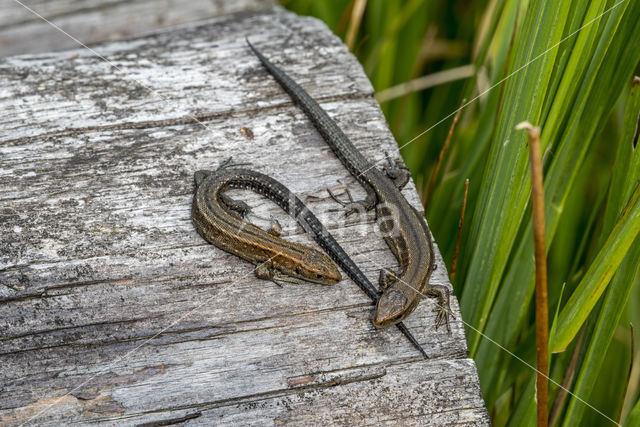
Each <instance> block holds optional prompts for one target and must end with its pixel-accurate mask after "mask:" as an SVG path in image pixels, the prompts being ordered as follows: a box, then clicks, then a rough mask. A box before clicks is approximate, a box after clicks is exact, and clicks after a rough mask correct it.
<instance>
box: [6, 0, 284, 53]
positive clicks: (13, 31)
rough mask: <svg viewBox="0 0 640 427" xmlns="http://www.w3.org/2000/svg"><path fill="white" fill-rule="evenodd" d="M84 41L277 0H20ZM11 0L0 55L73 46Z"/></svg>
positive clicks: (260, 6)
mask: <svg viewBox="0 0 640 427" xmlns="http://www.w3.org/2000/svg"><path fill="white" fill-rule="evenodd" d="M20 3H22V4H24V5H25V6H27V7H28V8H29V9H31V10H33V11H34V12H36V13H37V14H39V15H41V16H42V17H44V18H46V19H47V20H49V21H51V22H53V23H54V24H55V25H57V26H58V27H60V28H61V29H62V30H64V31H65V32H67V33H69V34H71V35H72V36H73V37H75V38H76V39H78V40H80V41H82V42H83V43H87V44H89V43H96V42H101V41H105V40H117V39H121V38H123V37H131V36H134V35H137V34H141V33H144V32H149V31H152V30H156V29H160V28H166V27H171V26H175V25H179V24H186V23H189V22H194V21H200V20H204V19H207V18H212V17H215V16H221V15H228V14H231V13H236V12H247V11H257V10H261V9H267V8H269V7H272V6H273V5H275V4H276V1H275V0H233V1H229V0H189V1H175V0H20ZM20 3H17V2H16V1H14V0H0V57H2V56H9V55H21V54H25V53H40V52H52V51H59V50H64V49H73V48H76V47H77V43H76V42H75V41H73V40H72V39H70V38H69V37H67V36H66V35H64V34H62V33H61V32H60V31H59V30H57V29H55V28H53V27H52V26H51V25H50V24H48V23H47V22H45V21H44V20H42V19H41V18H40V17H38V16H37V15H36V14H34V13H33V12H32V11H30V10H28V9H27V8H25V7H23V6H22V5H21V4H20Z"/></svg>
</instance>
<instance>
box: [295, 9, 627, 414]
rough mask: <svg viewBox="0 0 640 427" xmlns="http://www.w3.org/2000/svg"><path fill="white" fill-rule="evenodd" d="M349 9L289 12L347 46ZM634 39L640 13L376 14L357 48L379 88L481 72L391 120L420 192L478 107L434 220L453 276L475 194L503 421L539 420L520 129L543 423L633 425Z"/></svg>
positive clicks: (476, 313) (475, 265) (463, 264)
mask: <svg viewBox="0 0 640 427" xmlns="http://www.w3.org/2000/svg"><path fill="white" fill-rule="evenodd" d="M354 1H356V0H353V1H346V0H344V1H341V0H292V1H288V2H286V1H285V2H283V3H284V4H285V5H286V6H287V7H288V8H290V9H292V10H294V11H296V12H298V13H301V14H311V15H315V16H318V17H319V18H321V19H323V20H324V21H325V22H327V23H328V25H329V26H330V28H332V29H333V30H334V31H335V32H336V33H337V34H338V35H340V36H342V37H344V36H345V34H346V32H347V29H348V27H349V23H350V19H351V11H352V9H353V3H354ZM639 36H640V1H636V0H566V1H549V0H485V1H474V2H467V1H463V0H456V1H451V0H446V1H445V0H441V1H427V0H406V1H395V0H394V1H386V0H369V1H368V2H367V4H366V8H365V11H364V15H363V16H362V21H361V23H360V26H359V31H358V32H357V37H356V39H355V41H354V43H353V49H354V52H355V53H356V54H357V56H358V58H359V59H360V61H361V63H362V64H363V66H364V68H365V71H366V72H367V74H368V75H369V78H370V80H371V81H372V83H373V85H374V87H375V89H376V91H382V90H384V89H388V88H389V87H392V86H394V85H398V84H401V83H405V82H408V81H411V80H412V79H416V78H418V77H421V76H424V75H429V74H432V73H435V72H440V71H443V70H449V69H453V68H456V67H460V66H464V65H468V64H472V65H474V66H475V72H474V74H473V76H472V77H470V78H467V79H465V80H458V81H454V82H450V83H446V84H440V85H438V86H436V87H433V88H430V89H428V90H424V91H418V92H413V93H407V94H405V95H404V96H402V97H399V98H397V99H394V100H392V101H388V102H384V103H383V104H382V108H383V111H384V113H385V115H386V117H387V119H388V121H389V124H390V127H391V129H392V131H393V132H394V135H395V136H396V138H397V141H398V143H399V145H400V146H401V147H402V150H401V152H402V155H403V157H404V158H405V161H406V162H407V164H408V166H409V167H410V169H411V171H412V173H413V176H414V179H415V180H416V182H417V183H418V185H419V187H422V190H423V191H424V190H426V187H427V183H428V182H429V180H430V179H431V175H432V173H433V171H434V168H435V164H436V162H437V159H438V157H439V152H440V150H441V148H442V146H443V144H444V142H445V139H446V134H447V131H448V125H449V124H450V122H451V120H453V117H452V114H451V113H452V112H454V111H455V110H456V109H457V108H458V106H459V103H460V102H461V100H462V99H463V98H467V99H469V100H470V101H469V102H468V104H467V105H466V106H465V108H464V110H463V112H462V117H461V118H460V122H459V123H458V126H457V128H456V131H455V134H454V137H453V141H452V143H451V147H450V149H449V150H448V151H447V153H446V154H445V159H444V163H443V164H442V167H441V168H440V170H439V172H438V175H437V176H436V180H435V182H436V185H435V187H434V191H433V194H432V197H431V199H430V201H429V206H428V211H427V217H428V220H429V224H430V226H431V230H432V231H433V233H434V235H435V238H436V241H437V242H438V245H439V246H440V248H441V250H442V252H443V255H444V257H445V261H446V262H447V263H448V266H450V264H451V262H452V259H453V254H454V252H455V247H456V238H457V230H458V219H459V215H460V210H461V206H462V203H463V192H464V182H465V179H467V178H468V179H469V180H470V186H469V194H468V200H467V208H466V212H467V213H466V215H465V220H464V225H463V230H464V234H463V236H462V241H461V246H460V252H459V255H458V259H457V272H456V275H455V281H454V287H455V292H456V294H457V296H458V298H459V299H460V302H461V309H462V315H463V320H464V321H465V322H466V323H467V326H468V327H467V330H466V332H467V340H468V345H469V350H470V355H471V357H473V358H474V359H475V361H476V363H477V366H478V371H479V374H480V380H481V385H482V390H483V394H484V398H485V401H486V403H487V407H488V409H489V412H490V414H491V417H492V420H493V422H494V424H495V425H526V424H534V423H535V420H536V417H535V414H536V402H535V395H534V393H535V391H534V384H535V383H534V381H535V371H534V370H532V368H531V367H530V366H529V365H531V366H535V359H536V357H535V355H536V353H535V342H536V339H535V321H534V313H533V307H532V298H533V291H534V277H535V272H534V259H533V237H532V218H531V213H530V212H531V208H530V193H531V191H530V186H531V184H530V178H529V175H528V173H527V168H528V165H529V163H528V162H529V159H528V155H527V152H528V147H527V139H526V135H525V134H524V133H523V132H521V131H517V130H516V129H515V127H516V124H518V123H520V122H522V121H525V120H526V121H529V122H531V123H533V124H534V125H536V126H539V127H540V128H541V131H542V133H541V144H542V150H543V170H544V202H545V217H546V241H547V259H548V266H549V277H548V283H549V307H550V312H551V316H552V318H551V319H549V321H550V325H551V331H550V348H549V351H550V354H551V356H550V359H549V360H550V377H551V381H550V390H549V396H550V402H549V407H550V408H551V410H550V418H551V420H552V421H553V422H554V423H555V425H566V426H569V425H609V424H612V420H613V421H615V422H618V421H620V422H626V423H627V424H628V425H640V400H639V399H638V394H639V392H640V390H639V388H638V384H639V383H640V369H639V368H638V365H640V360H639V359H640V357H638V355H640V345H639V344H638V343H639V342H640V339H636V340H635V348H632V340H631V331H630V326H629V324H630V323H632V324H633V325H636V330H637V329H638V328H637V326H638V325H640V238H638V237H637V236H638V234H639V233H640V189H639V187H638V186H639V183H640V154H639V151H640V149H638V148H635V145H636V144H637V143H638V126H639V121H638V117H639V114H640V81H638V80H635V81H634V80H633V75H634V72H636V73H637V66H638V62H639V61H640V41H639ZM443 118H446V120H443ZM425 130H428V131H427V132H426V133H424V134H422V132H424V131H425ZM421 134H422V135H421ZM417 135H421V136H420V137H418V138H416V139H415V140H414V138H415V137H416V136H417ZM409 141H411V143H410V144H408V145H405V144H407V142H409ZM634 354H635V359H636V360H635V361H636V367H635V368H634V369H633V371H632V372H631V373H629V366H630V362H631V358H632V355H634ZM559 384H562V386H559ZM565 390H566V391H568V392H565Z"/></svg>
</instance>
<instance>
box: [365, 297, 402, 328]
mask: <svg viewBox="0 0 640 427" xmlns="http://www.w3.org/2000/svg"><path fill="white" fill-rule="evenodd" d="M407 303H408V300H407V297H406V295H404V294H403V293H402V292H400V291H398V290H396V289H390V290H388V291H387V292H385V293H383V294H382V296H380V299H379V300H378V305H377V306H376V314H375V316H374V318H373V325H374V326H375V327H377V328H384V327H387V326H390V325H395V324H396V323H398V322H400V321H402V319H404V318H405V317H406V316H407V315H408V314H409V313H408V312H407Z"/></svg>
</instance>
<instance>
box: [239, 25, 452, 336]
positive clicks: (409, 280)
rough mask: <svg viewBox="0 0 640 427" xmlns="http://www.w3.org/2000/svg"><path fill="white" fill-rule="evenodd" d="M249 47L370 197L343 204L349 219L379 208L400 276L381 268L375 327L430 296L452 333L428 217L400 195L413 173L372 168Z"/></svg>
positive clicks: (439, 319) (392, 167)
mask: <svg viewBox="0 0 640 427" xmlns="http://www.w3.org/2000/svg"><path fill="white" fill-rule="evenodd" d="M246 42H247V44H248V45H249V48H250V49H251V50H252V52H253V53H254V54H255V55H256V57H257V58H258V59H259V60H260V62H261V63H262V65H263V66H264V67H265V68H266V69H267V71H268V72H269V73H270V74H271V75H272V76H273V77H274V79H275V80H276V81H277V82H278V83H279V84H280V86H282V88H283V89H284V90H285V92H287V94H289V96H290V97H291V98H292V99H293V101H294V103H295V104H297V105H298V106H299V107H300V108H301V109H302V110H303V111H304V113H305V114H306V115H307V117H308V118H309V119H310V120H311V122H312V123H313V125H314V126H315V128H316V129H317V130H318V132H319V133H320V135H321V136H322V137H323V139H324V140H325V142H326V143H327V144H328V145H329V146H330V147H331V149H332V151H333V152H334V153H335V155H336V156H337V157H338V158H339V159H340V161H341V162H342V164H343V165H344V166H345V167H346V168H347V170H348V171H349V172H350V173H351V174H352V175H353V176H354V177H355V178H356V180H357V181H358V182H359V183H360V184H361V185H362V186H363V187H364V189H365V191H366V192H367V196H366V198H365V199H364V200H363V201H359V202H353V201H351V202H350V203H343V204H344V205H345V206H346V208H347V210H346V214H347V215H349V214H351V213H353V212H356V211H358V208H359V207H362V208H364V209H365V210H366V211H369V210H372V209H375V212H376V219H377V221H378V224H379V227H380V230H381V232H382V233H383V234H384V239H385V241H386V243H387V245H388V246H389V248H390V249H391V252H392V253H393V255H394V256H395V257H396V259H397V261H398V264H399V267H400V271H399V272H398V273H394V272H392V271H389V270H387V269H383V270H381V272H380V280H379V282H380V285H381V286H382V287H383V289H384V292H383V294H382V295H381V296H380V298H379V299H378V302H377V305H376V312H375V316H374V321H373V323H374V325H375V326H377V327H380V328H382V327H387V326H390V325H393V324H397V323H398V322H401V321H402V320H403V319H405V318H406V317H407V316H408V315H409V314H410V313H411V312H413V310H415V308H416V307H417V306H418V303H419V302H420V300H421V299H422V297H423V296H431V297H436V298H438V305H437V307H436V313H437V314H436V328H437V327H438V326H440V325H441V324H442V323H443V322H444V323H446V325H447V329H448V330H449V332H450V331H451V329H450V325H449V314H450V313H451V310H450V307H449V289H448V288H447V287H445V286H442V285H432V284H430V283H429V279H430V277H431V273H432V272H433V270H434V269H435V263H434V250H433V242H432V239H431V233H430V231H429V228H428V226H427V224H426V220H425V219H424V217H423V216H422V215H420V214H419V213H418V211H416V209H415V208H413V206H411V205H410V204H409V203H408V202H407V200H406V199H405V197H404V196H403V195H402V193H401V191H400V190H401V189H402V188H403V187H404V185H405V184H406V183H407V182H408V181H409V178H410V174H409V171H408V170H406V169H403V168H401V167H398V163H399V162H396V164H394V163H393V162H391V161H390V159H389V165H388V166H387V167H385V168H384V172H383V171H380V170H378V169H377V168H376V167H374V165H373V164H372V163H370V162H369V161H368V160H367V159H366V158H365V157H364V156H363V155H362V153H360V151H358V149H357V148H356V147H355V145H354V144H353V143H352V142H351V140H350V139H349V138H348V137H347V136H346V135H345V134H344V132H343V131H342V130H341V129H340V128H339V127H338V125H337V124H336V123H335V121H334V120H333V119H332V118H331V117H329V115H328V114H327V113H326V111H324V110H323V109H322V107H320V105H318V103H317V102H316V101H315V100H314V99H313V98H312V97H311V96H310V95H309V94H308V93H307V92H306V91H305V90H304V89H303V88H302V87H300V85H298V84H297V83H296V82H295V81H294V80H293V79H291V78H290V77H289V76H288V75H287V74H286V73H284V72H283V71H282V70H281V69H280V68H278V67H277V66H275V65H274V64H273V63H271V62H270V61H269V60H268V59H267V58H266V57H265V56H264V55H263V54H262V53H261V52H260V51H259V50H257V49H256V48H255V47H254V46H253V45H252V44H251V43H250V42H249V39H248V38H247V39H246ZM334 198H335V197H334ZM336 200H337V199H336Z"/></svg>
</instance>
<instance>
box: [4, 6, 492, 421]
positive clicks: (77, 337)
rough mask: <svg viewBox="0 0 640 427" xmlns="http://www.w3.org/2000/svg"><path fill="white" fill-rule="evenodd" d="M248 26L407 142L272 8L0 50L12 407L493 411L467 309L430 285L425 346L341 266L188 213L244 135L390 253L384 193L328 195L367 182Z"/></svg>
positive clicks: (348, 125) (208, 416)
mask: <svg viewBox="0 0 640 427" xmlns="http://www.w3.org/2000/svg"><path fill="white" fill-rule="evenodd" d="M245 36H250V37H251V40H252V42H253V43H254V44H255V45H256V46H258V47H259V48H260V49H261V50H262V51H263V52H264V53H265V55H267V56H268V57H269V58H271V59H272V60H273V61H274V62H275V63H277V64H279V65H280V66H281V67H282V68H283V69H285V70H286V72H287V73H289V74H290V75H291V76H292V77H293V78H294V79H295V80H297V81H298V82H299V83H300V84H301V85H302V86H303V87H305V89H307V90H308V91H309V93H310V94H311V95H312V96H313V97H315V98H316V99H317V100H319V102H320V103H321V105H322V106H323V107H324V108H326V109H327V111H328V112H329V114H330V115H331V116H332V117H334V118H335V119H336V121H337V122H338V124H339V125H340V126H341V127H342V129H344V131H345V133H346V134H347V135H349V136H350V137H351V138H352V139H353V141H354V143H355V144H356V145H357V146H358V148H359V149H361V150H362V152H363V153H364V154H365V156H366V157H368V158H369V159H372V160H376V161H383V160H384V152H385V151H388V152H389V153H391V154H392V155H393V156H396V157H397V156H399V154H398V150H397V145H396V143H395V141H394V139H393V137H392V135H391V133H390V132H389V129H388V128H387V125H386V123H385V120H384V116H383V115H382V113H381V111H380V109H379V106H378V104H377V103H376V102H375V100H374V99H373V98H372V92H373V90H372V87H371V85H370V83H369V81H368V80H367V78H366V76H365V74H364V72H363V70H362V68H361V67H360V65H359V64H358V62H357V60H356V59H355V58H354V57H353V56H352V55H351V54H350V53H349V52H348V51H347V49H346V48H345V46H344V45H343V44H342V43H341V42H340V40H339V39H338V38H336V37H335V36H333V35H332V34H331V33H330V31H329V30H328V29H327V27H326V26H325V25H324V24H322V23H321V22H320V21H318V20H315V19H311V18H302V17H299V16H296V15H293V14H291V13H288V12H285V11H283V10H282V9H280V8H274V9H269V10H264V11H260V12H252V13H245V14H236V15H229V16H223V17H219V18H215V19H213V20H211V21H208V22H206V23H202V24H198V25H195V24H194V25H186V26H183V27H181V28H178V29H175V30H172V31H164V32H159V33H155V34H147V35H145V36H142V37H139V38H134V39H129V40H123V41H117V42H109V43H105V44H99V45H95V46H93V48H94V49H95V51H96V52H98V53H99V54H100V55H102V56H103V57H104V58H106V59H108V60H109V61H111V64H108V63H106V62H105V61H104V60H102V59H100V58H98V57H96V56H95V55H93V54H92V53H91V52H89V51H86V50H84V49H77V50H72V51H64V52H60V53H46V54H38V55H32V56H18V57H9V58H5V59H2V60H0V129H2V132H1V133H0V235H1V236H2V238H1V240H0V366H1V367H2V369H1V370H0V424H7V425H14V424H15V425H18V424H21V423H25V422H27V423H37V424H45V425H54V424H68V423H78V424H85V423H99V424H106V425H111V424H118V425H120V424H124V425H136V424H144V423H152V422H165V423H178V422H184V423H188V424H193V425H199V424H202V425H210V424H242V425H253V424H255V425H264V424H267V425H275V424H282V423H292V424H305V425H306V424H316V425H324V424H327V423H341V424H382V423H389V424H395V423H402V424H408V425H414V424H415V425H424V424H434V425H441V424H456V425H488V424H489V421H488V416H487V413H486V410H485V409H484V404H483V400H482V397H481V393H480V387H479V383H478V376H477V372H476V368H475V365H474V363H473V361H472V360H470V359H468V358H467V357H466V354H467V348H466V344H465V337H464V330H463V327H462V324H461V322H460V321H459V320H456V321H454V322H453V324H452V334H451V335H449V334H447V332H446V331H445V330H443V329H442V328H441V329H439V330H437V331H436V330H435V327H434V319H435V313H434V312H433V309H434V306H435V302H434V301H433V300H431V299H427V300H425V301H423V302H422V303H421V305H420V306H419V307H418V309H417V310H416V311H415V312H414V313H413V314H412V315H411V316H410V317H409V318H408V319H407V321H406V322H405V323H406V324H407V326H408V327H409V328H410V330H411V331H412V332H413V333H414V334H415V335H416V337H417V338H418V339H419V341H420V342H421V343H422V344H423V345H424V347H425V349H426V350H427V352H428V353H429V354H430V355H431V357H432V358H431V359H430V360H422V359H421V358H420V356H419V354H418V353H417V351H416V350H415V349H414V348H413V347H412V346H411V345H410V344H409V343H408V342H407V340H406V339H405V338H404V337H403V336H402V335H401V334H400V333H399V332H398V331H397V330H396V329H395V328H389V329H385V330H377V329H375V328H374V327H373V326H372V324H371V315H372V310H373V306H372V305H371V302H370V300H368V298H367V297H366V296H365V295H364V293H363V292H362V291H361V290H360V289H359V288H358V287H357V286H356V285H355V284H354V283H353V282H351V281H350V280H349V279H344V280H343V281H342V282H340V283H339V284H337V285H335V286H331V287H329V286H322V285H315V284H310V283H299V284H291V283H285V284H284V286H283V287H278V286H277V285H275V284H273V283H271V282H265V281H262V280H260V279H257V278H256V277H255V276H254V274H253V266H252V265H251V264H249V263H247V262H245V261H243V260H241V259H239V258H237V257H235V256H233V255H230V254H227V253H225V252H223V251H221V250H219V249H217V248H215V247H213V246H211V245H209V244H207V243H206V242H205V241H204V240H203V239H202V238H201V237H200V236H199V235H198V234H197V233H196V231H195V229H194V226H193V224H192V223H191V220H190V208H191V200H192V194H193V190H194V187H193V173H194V172H195V171H196V170H198V169H206V168H213V167H215V166H216V165H217V164H218V163H220V162H221V161H222V160H224V159H226V158H228V157H230V156H233V158H234V159H235V160H236V161H243V162H244V161H246V162H251V163H252V165H253V167H254V168H255V169H257V170H260V171H262V172H264V173H267V174H269V175H271V176H273V177H275V178H276V179H278V180H280V181H281V182H283V183H284V184H285V185H287V186H289V187H290V188H291V189H292V190H293V191H294V192H295V193H296V194H297V195H298V196H299V197H301V198H302V199H303V200H305V201H306V203H307V204H308V206H309V207H310V209H311V210H312V211H313V212H314V213H316V215H317V216H318V217H319V218H320V219H321V220H323V221H324V222H325V223H326V224H327V226H328V228H329V229H330V230H331V232H332V233H334V234H335V236H336V238H337V240H338V241H339V242H340V243H341V244H342V245H343V247H344V248H345V250H346V251H347V252H348V253H349V254H350V255H351V256H352V257H353V259H354V261H355V262H356V263H357V264H358V265H359V266H360V267H361V268H362V269H363V271H364V272H365V273H366V274H367V275H368V276H369V277H370V278H371V279H372V280H375V279H376V278H377V276H378V272H379V270H380V268H382V267H389V268H394V267H395V265H396V262H395V260H394V258H393V256H392V255H391V253H390V251H389V249H388V247H387V246H386V244H385V243H384V242H383V240H382V238H381V237H380V236H379V235H378V234H377V233H376V230H375V227H374V216H373V213H370V214H369V215H366V216H363V217H360V218H355V217H354V218H351V217H350V218H348V219H345V218H344V215H343V213H342V212H339V211H336V209H337V205H336V204H335V202H333V201H332V200H331V199H330V198H329V197H328V194H327V191H326V188H328V187H330V188H332V189H335V190H336V191H339V190H340V188H343V187H344V185H347V186H349V188H351V189H352V192H353V193H354V197H356V198H359V197H362V196H363V195H364V192H363V191H362V189H361V187H360V186H359V185H358V184H357V182H355V180H354V179H353V177H351V176H350V175H349V173H348V172H347V171H346V169H345V168H344V167H343V166H342V164H341V163H340V162H339V160H338V159H337V158H336V157H335V156H334V155H333V153H332V152H331V151H330V149H329V148H328V146H327V145H326V143H325V142H324V141H323V140H322V138H321V137H320V135H319V134H318V133H317V132H316V131H315V130H314V128H313V126H312V125H311V123H310V122H309V121H308V120H307V119H306V117H305V116H304V114H303V113H302V112H301V111H300V110H299V109H298V108H296V107H295V106H294V105H293V104H292V103H291V101H290V99H289V98H288V96H287V95H286V94H285V93H284V92H283V91H282V89H281V88H280V87H279V86H278V84H277V83H276V82H275V81H274V80H273V79H272V78H271V77H270V76H269V75H268V74H267V72H266V71H265V70H264V69H263V68H262V67H261V66H260V64H259V62H258V61H257V59H256V58H255V57H254V56H253V55H252V54H251V52H250V51H249V49H248V48H247V46H246V44H245V41H244V37H245ZM404 194H405V195H406V197H407V198H408V200H409V201H410V202H411V203H412V204H413V205H414V206H416V207H417V208H419V207H420V203H419V199H418V196H417V193H416V190H415V187H414V185H413V183H410V184H409V186H408V187H407V189H405V190H404ZM237 195H238V196H241V197H242V199H243V200H246V201H247V202H248V203H249V204H250V205H251V206H253V207H255V212H256V214H258V215H260V216H263V217H269V216H270V215H274V216H275V217H276V218H278V219H279V221H280V222H281V224H282V225H283V226H284V232H283V234H284V235H285V238H287V239H291V240H293V241H296V242H301V243H308V244H310V245H314V243H313V242H312V240H311V239H309V238H308V237H307V236H306V235H304V234H303V230H302V229H301V228H300V227H298V226H297V225H296V224H295V223H294V222H293V221H292V220H290V219H289V218H287V217H286V216H285V215H284V214H283V213H282V212H280V211H279V209H278V208H277V207H276V206H275V205H274V204H272V203H271V202H269V201H267V200H265V199H263V198H261V197H260V196H257V195H255V194H253V193H251V192H238V193H237ZM257 221H258V222H260V221H259V220H257ZM437 263H438V269H437V270H436V272H435V273H434V276H433V277H432V279H431V280H432V283H440V284H446V285H447V286H450V284H449V282H448V279H447V274H446V271H445V265H444V263H443V261H442V259H441V257H440V255H439V254H438V255H437ZM452 308H453V309H454V311H455V313H456V316H457V317H458V319H459V318H460V316H459V308H458V303H457V300H456V299H455V298H454V299H453V302H452Z"/></svg>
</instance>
